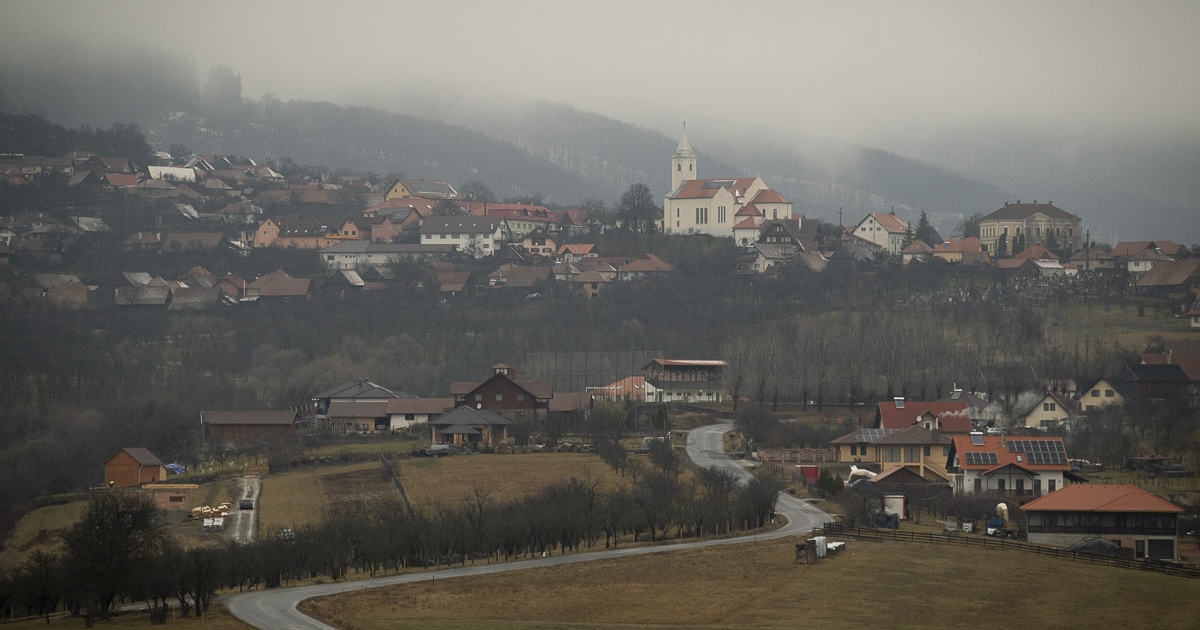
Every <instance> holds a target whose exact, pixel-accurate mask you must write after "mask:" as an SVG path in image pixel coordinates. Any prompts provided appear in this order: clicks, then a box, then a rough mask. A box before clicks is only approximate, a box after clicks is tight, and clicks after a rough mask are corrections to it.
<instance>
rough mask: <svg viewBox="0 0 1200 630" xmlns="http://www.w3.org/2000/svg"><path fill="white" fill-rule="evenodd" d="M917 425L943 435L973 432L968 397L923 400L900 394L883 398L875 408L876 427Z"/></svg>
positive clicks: (890, 427) (899, 427)
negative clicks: (965, 398)
mask: <svg viewBox="0 0 1200 630" xmlns="http://www.w3.org/2000/svg"><path fill="white" fill-rule="evenodd" d="M913 425H918V426H921V427H924V428H925V429H926V430H928V431H937V432H939V433H941V434H943V435H949V436H954V435H966V434H968V433H970V432H971V430H972V424H971V414H970V410H969V409H968V405H967V401H965V400H948V401H936V402H920V401H915V400H905V399H904V398H901V397H899V396H897V397H895V398H893V399H892V400H886V401H880V402H879V403H878V404H877V405H876V408H875V423H874V425H873V426H874V427H875V428H876V429H897V430H899V429H907V428H908V427H910V426H913Z"/></svg>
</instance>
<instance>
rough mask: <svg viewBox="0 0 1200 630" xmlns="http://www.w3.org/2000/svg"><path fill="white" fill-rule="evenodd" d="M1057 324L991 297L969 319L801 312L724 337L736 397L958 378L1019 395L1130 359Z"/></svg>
mask: <svg viewBox="0 0 1200 630" xmlns="http://www.w3.org/2000/svg"><path fill="white" fill-rule="evenodd" d="M1051 328H1052V327H1051V326H1049V324H1048V321H1047V315H1046V314H1045V313H1043V312H1042V311H1039V310H1035V309H1033V308H1031V307H1028V306H1008V307H1002V306H999V305H992V306H991V308H990V309H988V310H985V311H984V312H981V313H980V314H979V315H977V316H971V317H969V318H959V317H957V316H955V315H954V314H953V313H952V312H951V311H949V310H944V309H937V308H915V309H905V310H878V311H865V312H840V313H839V312H830V313H820V314H813V315H795V316H792V317H788V318H782V319H780V320H778V321H776V322H772V323H768V324H764V325H762V326H759V327H755V328H753V329H748V330H745V331H743V332H741V333H740V334H736V335H734V336H731V337H730V338H729V339H728V340H727V341H726V342H725V344H724V345H723V347H722V357H723V358H725V359H726V360H727V361H729V363H730V367H729V369H728V370H727V372H726V374H725V379H726V382H725V386H726V387H727V389H728V390H729V392H730V393H731V394H732V395H733V398H734V400H735V404H736V401H738V400H740V399H743V398H745V399H749V400H751V401H753V402H754V403H757V404H759V405H771V406H772V407H775V406H777V405H778V403H779V402H795V401H802V402H804V403H806V404H807V403H809V402H811V403H813V404H815V405H816V406H817V407H818V408H822V407H824V405H826V404H831V403H833V404H853V403H859V402H863V403H870V402H873V401H875V400H879V399H881V398H890V397H893V396H904V397H906V398H911V399H916V400H932V399H936V398H938V397H940V396H942V395H944V394H946V393H948V391H949V389H950V388H951V387H952V386H953V385H955V384H957V385H958V386H959V387H962V388H965V389H972V390H976V391H985V392H987V393H989V394H991V395H992V397H993V398H996V397H999V398H1002V399H1004V400H1011V399H1013V398H1015V396H1016V394H1018V393H1019V392H1020V391H1022V390H1024V389H1028V388H1032V387H1040V386H1042V385H1043V384H1044V383H1045V382H1054V381H1058V382H1065V381H1067V380H1071V379H1074V380H1079V381H1083V380H1086V379H1088V378H1096V377H1099V376H1102V375H1105V374H1110V373H1112V372H1113V371H1115V370H1116V369H1118V368H1119V367H1120V366H1121V365H1122V364H1123V363H1124V362H1126V361H1127V360H1129V359H1130V355H1129V354H1128V352H1127V351H1124V350H1122V349H1121V348H1120V346H1118V345H1117V344H1116V343H1115V342H1113V341H1111V340H1107V339H1105V338H1103V337H1102V336H1099V335H1096V334H1095V333H1092V332H1089V331H1086V330H1079V329H1074V330H1072V331H1070V332H1058V331H1057V328H1055V329H1054V332H1053V333H1051Z"/></svg>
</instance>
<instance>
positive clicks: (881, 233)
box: [854, 212, 908, 256]
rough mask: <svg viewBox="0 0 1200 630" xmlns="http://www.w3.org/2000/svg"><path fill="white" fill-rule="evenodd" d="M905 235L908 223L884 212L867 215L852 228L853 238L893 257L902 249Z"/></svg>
mask: <svg viewBox="0 0 1200 630" xmlns="http://www.w3.org/2000/svg"><path fill="white" fill-rule="evenodd" d="M907 233H908V223H905V221H904V219H901V218H900V217H898V216H896V215H894V214H887V213H885V212H873V213H871V214H868V215H867V216H865V217H863V220H862V221H859V222H858V225H856V226H854V236H855V237H857V238H859V239H861V240H864V241H866V242H868V243H871V244H872V245H874V246H875V247H877V248H879V249H882V250H883V251H885V252H887V253H889V254H891V255H893V256H898V255H899V254H900V251H901V250H903V249H904V240H905V239H904V237H905V235H906V234H907Z"/></svg>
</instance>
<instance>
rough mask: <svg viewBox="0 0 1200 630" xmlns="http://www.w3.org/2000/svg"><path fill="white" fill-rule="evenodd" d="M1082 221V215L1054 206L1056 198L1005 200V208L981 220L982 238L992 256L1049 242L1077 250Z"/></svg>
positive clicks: (1066, 248)
mask: <svg viewBox="0 0 1200 630" xmlns="http://www.w3.org/2000/svg"><path fill="white" fill-rule="evenodd" d="M1079 224H1080V219H1079V217H1077V216H1075V215H1073V214H1071V213H1070V212H1067V211H1066V210H1062V209H1060V208H1056V207H1054V202H1053V201H1051V202H1048V203H1038V202H1037V201H1034V202H1033V203H1021V202H1020V201H1018V202H1016V203H1007V202H1006V203H1005V204H1004V207H1003V208H1000V209H999V210H997V211H995V212H993V213H991V214H989V215H987V216H985V217H983V218H982V219H980V220H979V240H980V241H981V243H982V245H983V249H984V251H986V252H987V253H988V254H990V255H991V256H992V257H1005V256H1008V255H1009V254H1011V253H1012V252H1014V251H1021V250H1023V249H1025V248H1027V247H1032V246H1033V245H1043V246H1045V245H1047V243H1049V244H1051V245H1057V248H1056V249H1061V250H1063V251H1067V252H1074V251H1076V250H1078V249H1079ZM1014 245H1015V246H1016V248H1015V249H1014Z"/></svg>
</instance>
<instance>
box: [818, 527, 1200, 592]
mask: <svg viewBox="0 0 1200 630" xmlns="http://www.w3.org/2000/svg"><path fill="white" fill-rule="evenodd" d="M816 531H817V530H814V532H816ZM820 531H821V534H822V535H823V536H836V537H842V538H854V539H857V540H875V541H888V540H893V541H895V540H899V541H905V542H923V543H933V544H942V545H966V546H970V547H988V548H993V549H996V548H999V549H1016V550H1018V551H1025V552H1028V553H1032V554H1035V555H1039V556H1052V557H1055V558H1066V559H1068V560H1076V561H1080V562H1090V563H1092V564H1107V565H1109V566H1114V567H1120V568H1123V569H1141V570H1143V571H1155V572H1157V573H1165V574H1167V575H1178V576H1181V577H1188V578H1200V569H1191V568H1188V567H1184V566H1179V565H1176V564H1170V563H1165V562H1156V561H1154V560H1126V559H1123V558H1109V557H1107V556H1100V555H1096V554H1090V553H1076V552H1072V551H1067V550H1065V549H1059V548H1058V547H1050V546H1048V545H1037V544H1033V543H1028V542H1021V541H1019V540H1011V539H1005V538H992V537H989V536H970V535H968V536H963V535H959V534H936V533H932V532H913V531H900V530H890V529H873V528H869V527H858V526H856V525H855V524H854V522H853V521H842V522H837V523H826V524H825V526H824V527H823V528H822V529H821V530H820Z"/></svg>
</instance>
